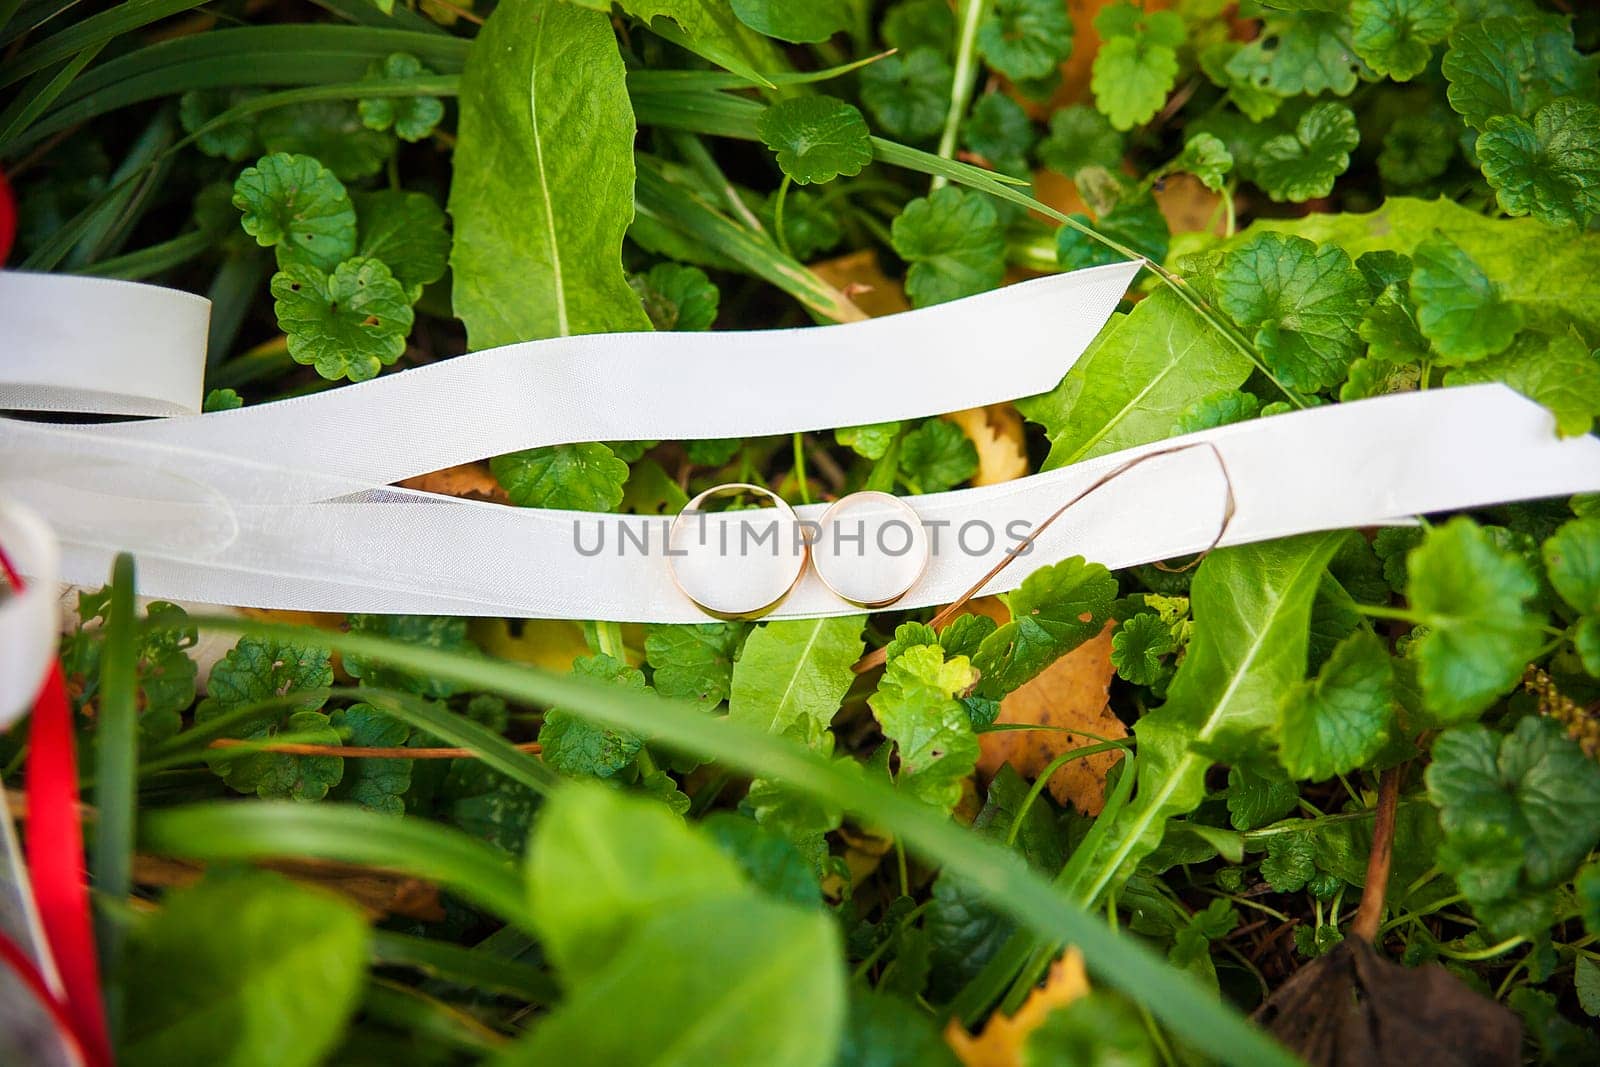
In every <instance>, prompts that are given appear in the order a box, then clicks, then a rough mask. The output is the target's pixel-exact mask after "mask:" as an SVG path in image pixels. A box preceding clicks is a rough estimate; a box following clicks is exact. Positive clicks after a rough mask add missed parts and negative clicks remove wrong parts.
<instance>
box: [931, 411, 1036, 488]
mask: <svg viewBox="0 0 1600 1067" xmlns="http://www.w3.org/2000/svg"><path fill="white" fill-rule="evenodd" d="M945 418H946V419H948V420H949V421H950V422H953V423H955V424H956V425H957V426H959V427H961V432H962V433H964V434H966V435H967V438H968V440H970V441H971V442H972V445H973V447H974V448H976V449H977V450H978V474H977V477H975V478H973V479H972V484H973V485H994V484H995V483H996V482H1009V481H1011V480H1012V479H1013V478H1020V477H1022V476H1023V475H1024V474H1027V473H1028V452H1027V447H1026V446H1025V445H1024V443H1023V438H1022V416H1021V415H1018V414H1017V409H1016V408H1014V407H1012V406H1011V405H1010V404H990V405H989V406H988V407H983V408H968V409H967V410H965V411H954V412H951V413H950V414H948V415H946V416H945Z"/></svg>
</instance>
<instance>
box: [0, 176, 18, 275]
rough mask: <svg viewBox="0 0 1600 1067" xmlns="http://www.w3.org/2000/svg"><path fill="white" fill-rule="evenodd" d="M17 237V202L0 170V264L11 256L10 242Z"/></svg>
mask: <svg viewBox="0 0 1600 1067" xmlns="http://www.w3.org/2000/svg"><path fill="white" fill-rule="evenodd" d="M16 236H17V201H16V199H15V198H14V197H13V196H12V195H11V186H10V185H9V184H8V183H7V182H6V172H5V171H3V170H0V264H4V263H5V261H6V257H7V256H8V255H10V254H11V242H12V239H14V238H15V237H16Z"/></svg>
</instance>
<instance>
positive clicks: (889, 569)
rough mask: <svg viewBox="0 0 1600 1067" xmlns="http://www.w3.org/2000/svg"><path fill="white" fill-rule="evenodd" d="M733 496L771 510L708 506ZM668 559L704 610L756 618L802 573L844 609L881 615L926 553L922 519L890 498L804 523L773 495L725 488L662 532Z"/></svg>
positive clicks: (843, 501)
mask: <svg viewBox="0 0 1600 1067" xmlns="http://www.w3.org/2000/svg"><path fill="white" fill-rule="evenodd" d="M737 496H750V497H756V498H758V499H759V500H760V501H761V502H762V503H763V504H765V505H768V506H757V507H755V508H749V509H742V510H729V511H718V512H712V511H708V510H707V508H706V506H707V505H708V504H709V503H711V502H712V501H714V500H722V499H726V498H728V497H737ZM666 555H667V562H668V565H669V567H670V569H671V572H672V579H673V581H674V582H675V583H676V584H677V587H678V589H679V590H680V591H681V592H682V593H683V595H684V596H686V597H688V598H689V599H690V600H691V601H693V602H694V603H695V605H696V606H697V607H699V608H700V609H701V610H702V611H704V612H706V613H707V614H708V615H712V616H715V617H716V618H719V619H756V618H760V617H761V616H762V615H765V614H766V613H767V612H769V611H771V610H772V609H773V608H775V607H777V606H778V605H779V604H781V603H782V602H783V600H784V598H785V597H787V596H788V595H789V594H790V592H792V591H793V590H794V588H795V586H796V585H798V584H799V582H800V578H801V576H802V575H804V574H805V571H806V567H807V566H808V565H809V566H810V567H811V568H812V569H813V570H814V571H815V572H816V575H817V578H818V579H819V580H820V581H821V582H822V584H823V585H824V586H826V587H827V588H828V590H829V591H830V592H832V593H833V594H834V595H835V596H837V597H838V598H839V599H841V600H843V601H845V602H846V603H849V604H853V605H855V606H857V607H862V608H881V607H887V606H888V605H890V604H893V603H894V602H895V601H897V600H899V599H900V598H901V597H903V596H905V595H906V593H908V592H910V590H911V589H912V587H913V586H915V585H916V584H917V581H918V580H919V579H920V578H921V577H922V574H923V572H924V571H925V570H926V569H927V567H928V560H929V558H930V557H931V555H932V552H931V549H930V547H929V540H928V534H927V531H926V530H925V529H924V528H923V525H922V518H921V516H920V515H918V514H917V512H916V510H915V509H913V508H912V507H911V505H910V504H907V503H906V502H905V501H904V500H901V499H900V498H899V497H897V496H893V495H891V494H889V493H880V492H876V491H873V490H868V491H864V492H859V493H851V494H850V495H849V496H845V497H841V498H840V499H839V500H837V501H835V502H834V503H833V504H832V505H831V506H829V508H828V510H827V511H825V512H823V514H822V517H821V518H820V519H818V520H815V521H811V520H806V519H802V518H800V517H799V516H798V515H796V514H795V512H794V509H793V508H791V507H790V506H789V504H788V502H787V501H785V500H784V499H783V498H782V497H780V496H778V494H776V493H774V492H772V490H770V489H764V488H762V487H761V486H757V485H748V484H746V483H743V482H730V483H728V484H726V485H718V486H713V487H712V488H710V489H707V490H706V491H705V492H703V493H701V494H700V495H698V496H696V497H695V498H694V499H693V500H691V501H689V503H688V504H687V505H685V506H684V509H683V510H682V511H681V512H679V513H678V516H677V518H675V519H674V520H673V521H672V526H671V528H670V529H669V530H668V533H667V545H666Z"/></svg>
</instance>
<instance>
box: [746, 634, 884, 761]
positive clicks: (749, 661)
mask: <svg viewBox="0 0 1600 1067" xmlns="http://www.w3.org/2000/svg"><path fill="white" fill-rule="evenodd" d="M865 624H866V619H865V618H864V617H863V616H860V615H845V616H841V617H839V618H833V619H806V620H796V621H794V622H769V623H767V624H766V625H764V626H760V627H757V628H756V629H754V630H752V631H751V632H750V636H749V637H748V638H746V640H745V644H744V652H743V653H742V654H741V655H740V657H739V662H738V663H736V664H734V667H733V681H732V683H731V687H730V692H729V696H728V718H729V719H730V720H732V721H734V722H739V723H744V724H745V725H747V726H753V727H756V728H758V729H760V730H764V731H766V732H767V733H774V734H786V733H790V732H791V730H792V729H793V728H796V727H798V729H799V736H800V737H802V738H803V739H805V740H807V741H808V743H810V744H812V745H813V746H814V745H816V744H817V743H818V742H819V740H820V739H821V737H822V736H823V735H824V734H826V733H827V732H828V724H829V723H830V722H831V721H832V720H833V715H834V712H836V711H838V710H839V705H840V703H841V702H842V701H843V700H844V695H845V693H846V692H847V691H849V689H850V683H851V682H852V681H853V680H854V679H855V674H854V672H852V671H851V669H850V668H851V667H852V666H853V665H854V664H855V661H856V660H857V659H859V658H860V657H861V650H862V648H863V647H864V646H863V644H862V640H861V631H862V628H863V626H864V625H865Z"/></svg>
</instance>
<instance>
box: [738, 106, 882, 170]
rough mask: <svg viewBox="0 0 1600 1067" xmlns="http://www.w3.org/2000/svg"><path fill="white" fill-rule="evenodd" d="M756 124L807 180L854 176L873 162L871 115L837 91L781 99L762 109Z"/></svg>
mask: <svg viewBox="0 0 1600 1067" xmlns="http://www.w3.org/2000/svg"><path fill="white" fill-rule="evenodd" d="M756 129H757V130H758V131H759V132H760V134H761V139H762V141H764V142H766V145H767V147H768V148H770V149H772V150H773V151H774V152H776V153H777V154H778V166H780V167H782V168H783V172H784V173H785V174H787V175H788V176H789V177H791V178H793V179H794V180H795V181H797V182H799V183H800V184H802V185H810V184H813V183H821V182H828V181H832V180H833V179H834V178H837V177H838V176H839V175H841V174H843V175H846V176H847V177H848V176H854V175H856V174H860V173H861V168H862V167H865V166H866V165H867V164H868V163H870V162H872V142H871V136H872V135H871V134H870V133H869V132H868V131H867V122H866V120H865V119H863V118H862V117H861V112H859V111H857V110H856V109H855V108H854V107H852V106H851V105H849V104H847V103H845V102H844V101H843V100H838V99H835V98H834V97H831V96H797V97H792V98H790V99H788V100H780V101H779V102H778V103H776V104H773V105H772V106H771V107H769V108H767V110H765V111H763V112H762V113H761V117H760V118H759V119H757V120H756Z"/></svg>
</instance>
